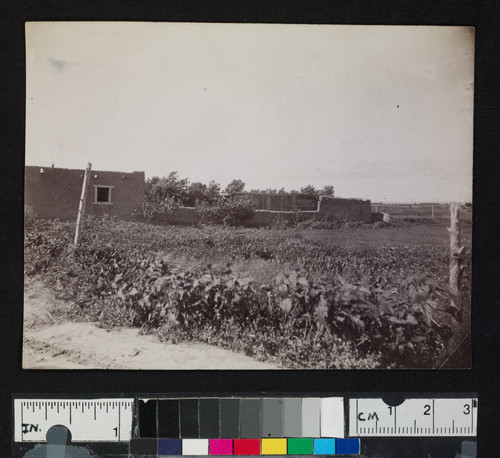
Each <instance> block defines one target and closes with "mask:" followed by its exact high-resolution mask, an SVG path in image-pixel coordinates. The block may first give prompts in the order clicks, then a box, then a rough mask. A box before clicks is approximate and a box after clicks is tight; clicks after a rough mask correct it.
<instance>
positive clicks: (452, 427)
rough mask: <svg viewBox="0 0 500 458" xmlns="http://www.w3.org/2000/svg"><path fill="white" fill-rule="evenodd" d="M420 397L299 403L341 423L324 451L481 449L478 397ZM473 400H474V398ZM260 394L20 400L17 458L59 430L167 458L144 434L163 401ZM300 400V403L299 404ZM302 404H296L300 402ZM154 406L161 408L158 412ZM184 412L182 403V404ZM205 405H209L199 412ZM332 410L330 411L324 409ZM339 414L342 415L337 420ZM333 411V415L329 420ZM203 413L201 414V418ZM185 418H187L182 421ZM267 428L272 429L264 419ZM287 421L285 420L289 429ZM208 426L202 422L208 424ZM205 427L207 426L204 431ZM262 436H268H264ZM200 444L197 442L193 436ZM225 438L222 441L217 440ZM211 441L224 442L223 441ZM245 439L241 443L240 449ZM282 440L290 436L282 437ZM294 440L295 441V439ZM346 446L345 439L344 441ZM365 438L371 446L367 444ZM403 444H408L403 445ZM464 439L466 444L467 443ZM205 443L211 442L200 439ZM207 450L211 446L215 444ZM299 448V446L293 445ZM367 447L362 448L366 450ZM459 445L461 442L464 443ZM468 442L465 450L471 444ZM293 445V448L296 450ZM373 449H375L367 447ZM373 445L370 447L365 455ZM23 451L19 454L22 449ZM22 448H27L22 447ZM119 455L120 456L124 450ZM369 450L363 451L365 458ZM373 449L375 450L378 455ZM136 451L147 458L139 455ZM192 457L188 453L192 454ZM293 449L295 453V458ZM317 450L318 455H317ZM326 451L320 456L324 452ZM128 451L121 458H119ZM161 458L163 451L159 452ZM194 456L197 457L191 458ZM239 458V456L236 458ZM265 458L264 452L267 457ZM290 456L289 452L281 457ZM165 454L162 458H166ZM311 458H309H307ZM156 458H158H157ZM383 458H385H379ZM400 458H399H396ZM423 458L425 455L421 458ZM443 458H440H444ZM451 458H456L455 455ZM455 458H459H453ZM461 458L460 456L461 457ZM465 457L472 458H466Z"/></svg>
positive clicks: (80, 439)
mask: <svg viewBox="0 0 500 458" xmlns="http://www.w3.org/2000/svg"><path fill="white" fill-rule="evenodd" d="M419 396H420V395H419V394H406V395H405V397H406V400H404V401H403V402H401V403H400V404H398V405H388V404H386V403H385V402H384V400H383V399H382V398H381V397H368V398H364V397H359V395H353V396H337V397H324V398H311V397H309V396H307V395H303V396H299V398H300V399H301V400H302V401H301V402H302V403H303V405H304V406H305V405H306V404H307V405H309V404H310V403H309V402H306V403H304V400H307V401H310V400H311V399H317V400H318V401H327V402H321V403H318V405H321V408H324V409H325V411H324V412H323V411H321V412H319V411H318V415H319V419H318V422H325V419H326V421H328V422H330V423H329V425H331V422H332V421H333V422H334V423H335V425H337V426H336V429H335V430H334V432H332V430H331V429H329V430H327V431H329V432H328V433H327V434H326V435H323V434H320V433H318V434H317V435H314V436H311V435H309V436H306V437H309V439H307V440H310V441H311V443H313V441H317V443H318V444H319V443H320V442H321V441H325V436H326V437H327V438H336V439H326V440H327V441H328V440H336V441H338V442H337V443H338V444H339V445H342V444H343V442H342V441H346V443H347V442H349V441H351V442H352V440H355V441H357V443H358V444H361V446H360V445H357V448H358V450H357V452H354V453H358V454H359V453H364V456H370V455H369V450H370V447H371V445H370V444H374V442H373V441H374V440H375V441H378V442H381V441H382V442H383V441H384V438H387V440H389V439H392V440H394V439H396V440H397V441H399V442H398V443H401V444H404V440H405V438H410V437H413V438H417V439H418V438H435V439H433V440H435V441H439V440H441V441H444V440H448V441H449V440H454V442H453V444H454V447H456V446H457V444H460V440H461V439H462V440H463V441H466V440H467V441H473V444H474V446H475V438H476V436H477V412H478V400H477V397H474V395H473V396H472V397H466V396H463V397H454V396H456V394H454V395H451V396H449V397H446V395H444V396H443V397H438V396H430V397H425V398H424V397H419ZM469 396H470V395H469ZM255 397H256V395H255V394H251V396H250V397H248V398H247V397H244V396H243V397H237V398H236V397H230V396H206V397H196V398H193V397H191V396H186V397H182V396H176V397H171V396H169V395H168V394H166V395H155V396H152V397H151V396H150V397H141V396H134V397H130V398H106V397H99V398H92V399H90V398H89V399H77V398H75V399H67V398H63V397H61V398H59V399H58V398H54V397H52V398H50V399H44V398H38V399H37V398H22V397H15V399H14V403H13V404H14V406H13V407H14V409H13V410H14V412H13V413H14V425H13V426H14V431H13V433H14V434H13V455H12V456H14V457H18V456H19V457H23V456H24V452H22V453H21V452H20V450H22V451H26V450H28V449H27V448H26V447H28V446H29V444H44V443H47V440H46V434H47V432H48V431H49V430H50V429H51V428H52V427H54V426H63V427H65V428H67V429H68V430H69V431H70V433H71V440H72V443H78V444H79V445H80V446H81V445H82V444H84V446H85V444H88V448H89V449H92V447H95V446H94V445H92V444H102V445H106V444H108V445H109V446H110V447H111V446H112V444H115V446H114V447H115V448H114V449H113V450H114V451H115V452H113V453H115V455H116V456H123V457H126V456H130V457H133V456H140V455H146V454H148V453H139V452H137V451H134V450H135V448H134V446H133V444H136V445H137V444H139V445H140V444H141V443H146V442H148V441H149V442H148V444H149V445H148V447H149V449H150V450H152V449H154V450H157V448H156V447H158V450H159V444H160V442H161V441H162V439H161V438H162V436H161V435H158V434H157V433H154V434H149V435H146V436H144V434H141V429H142V428H141V425H146V424H147V423H148V422H149V423H150V424H156V425H158V421H159V417H158V407H157V406H158V403H160V402H161V401H163V400H178V401H182V400H186V399H191V400H193V401H194V400H196V401H198V402H200V401H203V400H207V399H212V400H217V399H218V400H219V402H220V401H221V400H227V399H232V400H235V401H236V400H245V399H251V398H255ZM296 398H297V397H296ZM296 398H295V399H296ZM259 399H260V400H261V401H262V402H264V400H268V399H269V398H267V397H265V396H263V397H260V398H259ZM273 399H281V400H282V401H283V402H285V401H286V400H287V399H292V398H287V397H283V398H276V397H273ZM147 401H149V406H150V407H151V406H152V408H150V409H149V411H150V415H153V417H152V418H143V417H141V412H145V409H141V408H140V407H143V406H144V405H145V404H146V403H147ZM151 402H153V405H152V404H151ZM180 405H182V403H181V404H180ZM199 405H201V404H199ZM323 406H324V407H323ZM332 409H333V410H334V412H332ZM327 410H329V411H330V412H327ZM198 412H199V410H198ZM177 415H180V414H179V413H177ZM179 418H180V417H178V418H176V419H174V422H177V421H180V419H179ZM260 418H261V419H260V421H262V422H264V419H263V418H262V416H261V417H260ZM284 418H285V414H283V421H284ZM200 421H201V420H200ZM200 424H201V423H200ZM261 431H263V430H262V429H261ZM191 437H192V436H191ZM215 437H217V438H218V437H219V436H215ZM215 437H214V439H210V441H212V440H215V441H216V440H217V439H215ZM239 437H240V436H238V437H236V436H235V437H234V438H232V439H229V440H233V439H234V441H235V442H234V444H235V445H236V440H238V439H239ZM265 437H266V436H264V435H263V434H261V436H260V437H255V438H254V440H260V441H261V444H264V441H266V440H268V439H266V438H265ZM278 437H281V438H282V440H285V441H286V440H288V441H290V438H288V439H286V436H285V437H284V435H282V436H278ZM290 437H291V436H290ZM177 438H178V439H176V440H177V441H178V442H179V444H181V443H182V444H184V442H186V445H187V444H188V443H189V441H192V440H193V439H184V438H183V436H182V433H180V435H178V436H177ZM343 438H345V439H343ZM364 438H365V439H364ZM398 438H401V439H399V440H398ZM460 438H461V439H460ZM195 440H198V441H203V439H195ZM206 440H207V443H208V439H206ZM293 440H295V441H296V440H297V439H292V441H293ZM360 441H361V442H360ZM457 441H458V442H457ZM463 443H464V442H462V444H463ZM289 444H290V442H289ZM367 444H368V445H367ZM363 445H365V447H363ZM16 446H17V448H16ZM20 446H22V447H20ZM117 447H118V448H117ZM360 449H361V450H360ZM372 449H373V448H372ZM136 450H139V449H138V448H137V449H136ZM186 450H187V448H186ZM290 450H291V449H290V447H289V451H288V453H291V451H290ZM312 450H313V449H311V451H310V453H309V455H316V454H323V455H324V454H327V455H328V454H332V455H336V454H341V453H338V450H337V452H336V451H335V450H334V449H332V451H331V452H329V453H319V452H318V453H316V451H314V452H313V451H312ZM314 450H316V449H314ZM318 450H319V448H318ZM118 451H120V453H118ZM154 453H156V451H155V452H154ZM171 454H172V455H174V454H175V455H182V454H186V453H183V451H182V450H181V449H177V452H176V453H171ZM189 454H190V455H192V454H193V453H189ZM208 454H212V453H211V452H210V453H209V452H208V450H207V451H204V452H200V453H199V455H208ZM228 454H236V452H233V453H228ZM255 454H265V452H264V448H263V445H262V448H261V453H255ZM274 454H282V455H286V454H287V451H286V449H285V451H283V452H280V453H274ZM163 455H164V454H162V456H163ZM306 455H307V453H306ZM92 456H106V455H105V454H103V455H101V454H97V455H92ZM153 456H154V455H153ZM374 456H377V455H374ZM395 456H397V455H395ZM415 456H417V455H415ZM436 456H439V455H436ZM450 456H451V455H450ZM453 456H455V455H453ZM458 456H459V455H458ZM464 456H465V455H464Z"/></svg>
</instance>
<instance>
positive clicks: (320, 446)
mask: <svg viewBox="0 0 500 458" xmlns="http://www.w3.org/2000/svg"><path fill="white" fill-rule="evenodd" d="M314 454H315V455H335V439H314Z"/></svg>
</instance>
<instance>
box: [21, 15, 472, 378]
mask: <svg viewBox="0 0 500 458" xmlns="http://www.w3.org/2000/svg"><path fill="white" fill-rule="evenodd" d="M473 107H474V28H472V27H452V26H440V27H435V26H433V27H430V26H354V25H305V24H216V23H141V22H28V23H27V24H26V151H25V158H26V160H25V164H26V166H25V198H24V218H25V220H24V221H25V223H24V256H25V266H24V279H25V284H24V322H23V368H24V369H155V370H156V369H165V370H167V369H168V370H171V369H406V368H415V369H419V368H433V369H449V368H463V369H466V368H470V367H471V365H472V364H473V361H471V357H470V347H471V339H470V317H471V300H470V293H471V251H472V211H473V204H472V202H473V200H472V153H473ZM472 313H473V312H472Z"/></svg>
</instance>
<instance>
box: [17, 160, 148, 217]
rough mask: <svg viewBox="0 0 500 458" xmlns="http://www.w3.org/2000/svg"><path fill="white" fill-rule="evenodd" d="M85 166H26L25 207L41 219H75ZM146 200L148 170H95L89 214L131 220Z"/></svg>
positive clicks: (90, 178) (87, 206) (88, 203)
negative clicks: (145, 175) (78, 167)
mask: <svg viewBox="0 0 500 458" xmlns="http://www.w3.org/2000/svg"><path fill="white" fill-rule="evenodd" d="M84 173H85V170H83V169H78V170H72V169H62V168H56V167H38V166H26V168H25V187H24V189H25V191H24V211H25V215H26V216H29V217H32V218H37V219H61V220H69V219H75V220H76V216H77V213H78V205H79V203H80V196H81V192H82V184H83V176H84ZM143 201H144V172H132V173H124V172H105V171H100V170H92V172H91V174H90V176H89V181H88V188H87V202H86V206H85V214H87V215H95V216H102V215H110V216H116V217H117V218H119V219H122V220H131V219H132V212H133V211H134V210H135V209H137V208H139V207H140V206H141V205H142V203H143Z"/></svg>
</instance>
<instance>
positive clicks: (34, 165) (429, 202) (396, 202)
mask: <svg viewBox="0 0 500 458" xmlns="http://www.w3.org/2000/svg"><path fill="white" fill-rule="evenodd" d="M25 167H40V168H56V169H65V170H81V171H84V170H85V167H74V168H67V167H57V166H56V165H55V164H54V167H52V164H51V165H49V166H47V165H40V164H25ZM92 171H95V172H118V173H120V172H122V173H134V172H139V173H141V172H144V170H133V171H130V172H125V171H123V170H101V169H94V168H93V167H92ZM171 172H175V170H172V171H171ZM168 173H170V172H168ZM168 173H167V174H165V175H152V176H147V175H145V178H146V180H147V179H150V178H153V176H158V177H159V178H163V177H166V176H167V175H168ZM179 178H180V179H184V178H186V179H187V180H188V182H189V183H190V184H191V183H202V184H205V185H206V184H208V183H209V182H206V183H203V182H199V181H192V180H191V179H190V178H189V177H183V176H180V177H179ZM235 179H238V177H235ZM209 181H212V180H209ZM213 181H215V180H213ZM217 184H220V183H217ZM305 186H307V184H303V185H301V186H300V187H299V188H302V187H305ZM333 187H334V188H335V184H333ZM223 188H224V187H223V186H222V185H221V192H223ZM322 188H323V187H322V186H321V187H320V188H316V189H317V190H318V191H319V190H321V189H322ZM256 189H258V188H256ZM266 189H274V188H271V187H270V186H268V187H266V188H262V189H259V191H263V192H264V191H265V190H266ZM278 189H280V188H278ZM250 191H251V188H248V189H247V185H246V183H245V189H244V190H243V191H242V192H244V193H245V192H246V193H250ZM298 191H299V192H300V189H299V190H298ZM285 193H287V194H291V193H292V191H291V190H288V189H286V188H285ZM333 197H336V198H339V199H360V200H369V201H370V203H371V204H372V205H398V204H400V205H414V204H415V205H425V204H428V205H434V204H435V205H446V204H450V203H452V202H463V203H472V201H439V200H435V201H384V202H382V201H373V200H372V199H370V198H369V197H360V196H339V195H337V193H336V192H335V193H334V195H333Z"/></svg>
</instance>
